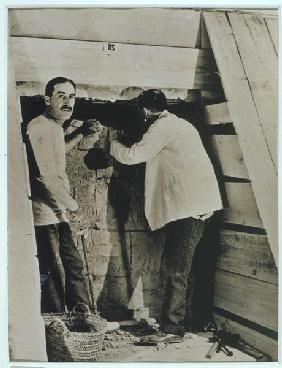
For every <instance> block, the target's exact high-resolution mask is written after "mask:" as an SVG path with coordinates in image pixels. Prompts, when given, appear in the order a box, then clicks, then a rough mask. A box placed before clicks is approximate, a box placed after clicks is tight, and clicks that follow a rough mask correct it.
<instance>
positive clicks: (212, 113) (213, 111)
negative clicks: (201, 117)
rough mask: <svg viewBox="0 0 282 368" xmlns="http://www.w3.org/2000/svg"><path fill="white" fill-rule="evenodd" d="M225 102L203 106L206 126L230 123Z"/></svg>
mask: <svg viewBox="0 0 282 368" xmlns="http://www.w3.org/2000/svg"><path fill="white" fill-rule="evenodd" d="M231 121H232V120H231V118H230V115H229V111H228V106H227V102H222V103H218V104H213V105H206V106H205V122H206V123H207V124H223V123H230V122H231Z"/></svg>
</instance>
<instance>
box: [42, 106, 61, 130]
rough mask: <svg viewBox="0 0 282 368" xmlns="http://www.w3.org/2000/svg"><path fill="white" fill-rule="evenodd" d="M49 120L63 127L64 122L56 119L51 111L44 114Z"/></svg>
mask: <svg viewBox="0 0 282 368" xmlns="http://www.w3.org/2000/svg"><path fill="white" fill-rule="evenodd" d="M43 115H44V116H45V117H46V118H47V119H49V120H52V121H54V122H55V123H56V124H58V125H60V126H61V127H62V126H63V124H64V122H63V121H62V120H57V119H55V118H54V117H53V116H52V115H51V114H50V112H49V110H48V109H47V110H46V111H45V112H44V114H43Z"/></svg>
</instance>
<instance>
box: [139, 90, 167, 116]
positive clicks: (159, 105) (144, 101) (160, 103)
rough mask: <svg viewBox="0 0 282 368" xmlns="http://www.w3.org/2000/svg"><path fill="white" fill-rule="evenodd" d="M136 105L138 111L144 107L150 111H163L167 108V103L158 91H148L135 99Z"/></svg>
mask: <svg viewBox="0 0 282 368" xmlns="http://www.w3.org/2000/svg"><path fill="white" fill-rule="evenodd" d="M137 105H138V107H139V109H142V108H143V107H146V108H148V109H150V110H151V111H164V110H166V108H167V101H166V97H165V95H164V93H163V92H162V91H160V90H159V89H148V90H147V91H144V92H142V93H141V94H140V95H139V96H138V97H137Z"/></svg>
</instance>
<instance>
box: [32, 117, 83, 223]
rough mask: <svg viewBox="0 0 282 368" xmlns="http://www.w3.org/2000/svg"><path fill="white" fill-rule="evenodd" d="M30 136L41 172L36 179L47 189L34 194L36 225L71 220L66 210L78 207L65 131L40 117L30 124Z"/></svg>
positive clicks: (54, 122)
mask: <svg viewBox="0 0 282 368" xmlns="http://www.w3.org/2000/svg"><path fill="white" fill-rule="evenodd" d="M27 134H28V137H29V141H30V144H31V147H32V151H33V154H34V158H35V161H36V164H37V166H38V169H39V173H40V176H38V177H37V178H36V180H37V181H38V182H40V183H41V184H42V185H43V188H44V189H45V191H44V192H43V193H42V192H37V193H32V208H33V215H34V223H35V225H36V226H39V225H50V224H56V223H59V222H63V221H68V219H67V215H66V209H69V210H71V211H74V210H76V209H77V208H78V205H77V203H76V201H75V200H74V199H73V198H72V197H71V195H70V186H69V181H68V177H67V174H66V157H65V140H64V131H63V128H62V127H61V125H60V124H59V123H57V122H56V121H55V120H53V119H50V118H49V117H46V116H45V115H40V116H38V117H36V118H35V119H33V120H32V121H30V122H29V123H28V126H27Z"/></svg>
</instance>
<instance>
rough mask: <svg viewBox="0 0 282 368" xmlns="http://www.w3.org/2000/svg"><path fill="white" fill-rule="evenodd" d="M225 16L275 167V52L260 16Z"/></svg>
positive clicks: (276, 95) (276, 96)
mask: <svg viewBox="0 0 282 368" xmlns="http://www.w3.org/2000/svg"><path fill="white" fill-rule="evenodd" d="M229 19H230V22H231V26H232V29H233V32H234V37H235V39H236V43H237V46H238V50H239V53H240V56H241V60H242V63H243V66H244V69H245V72H246V76H247V79H248V81H249V83H250V88H251V92H252V96H253V99H254V103H255V106H256V110H257V112H258V115H259V120H260V123H261V126H262V130H263V133H264V135H265V139H266V141H267V145H268V149H269V151H270V154H271V157H272V160H273V162H274V164H275V167H276V170H277V122H278V116H277V114H278V105H277V98H278V65H277V62H278V60H277V55H276V53H275V50H274V48H273V44H272V41H271V38H270V36H269V33H268V30H267V27H266V24H265V22H264V20H263V18H261V17H257V16H255V15H240V14H230V15H229Z"/></svg>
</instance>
